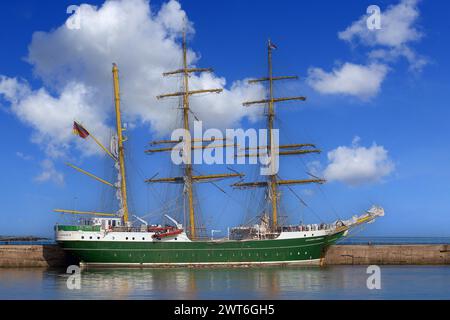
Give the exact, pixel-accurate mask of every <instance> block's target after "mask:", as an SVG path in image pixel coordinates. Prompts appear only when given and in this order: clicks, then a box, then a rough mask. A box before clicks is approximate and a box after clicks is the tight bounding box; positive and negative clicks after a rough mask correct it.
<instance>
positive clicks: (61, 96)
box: [0, 0, 264, 157]
mask: <svg viewBox="0 0 450 320" xmlns="http://www.w3.org/2000/svg"><path fill="white" fill-rule="evenodd" d="M76 14H77V15H79V18H80V20H79V21H80V29H70V28H67V26H66V25H65V24H64V25H62V26H60V27H58V28H56V29H53V30H51V31H49V32H36V33H34V34H33V37H32V41H31V44H30V45H29V53H28V57H27V61H28V62H29V63H30V64H31V65H32V67H33V71H34V74H35V75H36V76H37V78H38V79H40V80H42V82H43V84H44V86H43V87H42V88H37V89H35V88H32V87H31V86H30V85H29V84H28V83H27V81H25V80H23V79H18V78H15V77H6V76H0V97H3V98H4V100H6V101H7V102H8V104H9V109H10V110H11V111H12V112H13V113H14V114H15V115H16V116H17V117H18V118H19V119H20V120H21V121H22V122H24V123H26V124H27V125H29V126H30V127H32V128H33V129H34V131H33V136H32V140H33V142H36V143H39V144H41V145H42V146H43V147H44V148H45V150H46V152H47V155H48V156H49V157H58V156H61V155H64V154H66V153H67V150H69V149H70V148H71V147H72V146H75V147H78V149H79V150H80V151H82V153H83V154H88V155H90V154H92V153H93V152H95V151H94V150H95V146H94V145H93V144H92V145H91V146H89V147H88V148H87V149H86V147H87V145H88V144H86V143H83V144H82V145H81V144H80V140H79V139H78V140H77V139H76V137H74V136H73V135H71V126H72V122H73V121H74V120H77V121H80V122H81V123H82V124H83V125H84V126H86V128H88V129H89V130H90V131H92V132H93V133H95V134H96V136H97V137H98V138H100V139H101V140H103V141H104V142H105V143H106V141H107V139H108V137H109V134H110V126H109V125H110V124H112V123H113V122H112V120H113V119H112V117H113V115H114V112H113V107H112V106H113V94H112V73H111V69H112V62H116V63H117V64H118V65H119V69H120V72H121V73H120V75H121V99H122V110H123V114H124V119H125V121H127V122H129V123H130V124H133V125H145V126H148V127H149V128H151V130H153V131H154V132H156V133H157V134H160V135H162V134H167V133H168V132H170V130H172V129H173V128H174V127H176V126H177V124H178V123H177V121H176V117H177V108H178V100H177V99H169V100H168V101H157V100H156V98H155V97H156V96H157V95H159V94H161V93H165V92H174V91H179V90H180V83H181V82H180V79H179V78H177V77H170V78H166V79H163V78H162V75H161V74H162V73H163V72H164V71H170V70H175V69H178V68H179V67H180V65H181V62H182V48H181V44H180V41H179V39H180V35H181V33H182V31H183V28H185V27H186V29H187V31H188V32H189V34H190V36H192V35H193V33H194V28H193V24H192V23H191V22H190V21H189V20H188V18H187V16H186V13H185V12H184V11H183V10H182V9H181V6H180V4H179V3H178V2H177V1H175V0H170V1H169V2H167V3H165V4H163V5H162V7H161V8H160V10H159V11H157V12H153V11H152V9H151V7H150V3H149V1H148V0H116V1H113V0H107V1H105V3H104V4H103V5H101V6H99V7H94V6H91V5H87V4H83V5H81V6H80V10H79V11H78V12H77V13H76ZM188 62H189V63H190V64H191V65H193V66H196V65H197V64H198V62H199V56H198V55H197V54H196V53H195V52H194V51H192V50H189V51H188ZM190 80H191V88H190V89H192V90H195V89H200V88H222V89H224V93H223V94H219V95H217V94H208V95H204V96H202V97H195V98H193V99H192V102H191V107H192V110H193V112H194V113H195V115H196V116H197V117H198V118H199V119H200V120H203V121H204V124H205V126H214V127H219V128H226V127H230V126H232V125H235V124H236V123H237V122H238V121H240V120H241V119H242V118H244V117H249V118H251V119H253V118H254V117H255V116H256V115H257V114H256V113H257V112H258V110H257V108H243V107H242V104H241V103H242V101H244V100H247V99H250V100H251V99H254V98H257V97H258V98H260V97H261V96H264V92H263V89H262V87H261V86H251V87H250V86H248V85H246V84H245V83H244V82H243V81H237V82H234V83H231V84H229V83H227V81H226V79H225V78H223V77H220V76H217V75H215V74H212V73H210V74H200V75H192V76H191V78H190ZM111 127H112V125H111ZM81 142H83V141H81Z"/></svg>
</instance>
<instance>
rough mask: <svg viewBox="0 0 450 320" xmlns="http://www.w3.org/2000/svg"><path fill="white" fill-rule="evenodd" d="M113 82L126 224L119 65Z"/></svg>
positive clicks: (126, 220)
mask: <svg viewBox="0 0 450 320" xmlns="http://www.w3.org/2000/svg"><path fill="white" fill-rule="evenodd" d="M112 72H113V81H114V104H115V108H116V129H117V146H118V161H119V171H120V195H121V200H122V201H121V205H122V208H121V209H122V211H123V212H122V214H123V221H124V223H127V222H128V202H127V183H126V176H125V152H124V148H123V141H124V139H123V135H122V131H123V129H122V120H121V114H120V87H119V69H118V68H117V65H116V64H115V63H114V64H113V69H112Z"/></svg>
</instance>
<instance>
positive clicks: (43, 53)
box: [0, 0, 450, 236]
mask: <svg viewBox="0 0 450 320" xmlns="http://www.w3.org/2000/svg"><path fill="white" fill-rule="evenodd" d="M81 3H89V4H92V5H96V6H98V7H97V9H96V10H94V9H92V10H91V11H89V14H88V15H87V23H88V22H89V23H91V25H84V24H82V26H81V29H80V30H79V33H75V32H77V31H73V30H64V26H63V25H64V23H65V21H66V20H67V18H68V17H69V15H68V14H66V8H67V7H68V6H69V5H71V4H81ZM123 3H124V2H123V1H119V2H117V3H116V6H115V7H114V8H116V7H117V8H122V9H126V10H125V11H124V12H125V13H124V14H123V15H119V16H118V17H119V18H120V17H121V18H123V19H124V20H125V21H120V19H117V18H116V19H111V20H108V19H106V18H105V15H100V13H99V12H100V11H97V10H102V8H103V7H102V5H103V1H89V2H87V1H70V2H69V1H58V2H55V1H49V0H48V1H39V2H38V1H19V2H14V3H2V4H1V5H0V24H1V28H0V39H1V40H2V43H4V44H5V45H4V46H3V48H4V50H2V51H1V52H0V58H1V59H0V80H1V81H0V127H1V133H2V137H3V139H2V157H1V158H0V164H1V167H2V168H3V172H2V181H3V183H2V185H1V187H0V188H1V190H0V191H1V199H2V207H1V209H0V234H34V235H45V236H51V235H52V228H53V225H54V223H56V222H61V221H64V218H62V217H61V216H59V215H56V214H54V213H52V209H54V208H57V207H59V208H61V207H62V208H75V209H79V210H108V209H109V210H112V209H113V208H114V206H113V205H112V204H111V199H113V197H112V195H111V192H110V191H108V190H107V187H105V188H104V187H103V186H101V185H99V184H98V183H97V182H95V181H91V180H89V179H88V178H86V177H84V176H80V175H79V174H77V173H75V172H73V171H72V170H71V169H70V168H67V167H65V166H64V162H65V161H71V162H74V163H76V164H77V165H80V166H82V167H83V168H86V169H88V170H90V171H91V172H95V173H97V174H98V175H100V176H103V177H106V178H112V177H113V174H112V170H111V163H109V162H108V161H109V160H108V159H105V157H104V156H103V155H101V153H98V152H96V151H95V146H93V145H92V143H91V141H80V139H78V140H77V139H76V137H74V136H72V135H70V131H71V127H70V121H73V120H72V118H71V117H72V115H74V117H75V116H76V117H77V119H78V118H80V117H81V118H82V119H80V120H81V121H84V123H87V124H88V126H89V125H90V126H89V128H90V129H92V130H93V132H94V131H96V130H97V132H99V136H100V137H101V138H103V137H106V136H107V134H108V132H109V131H108V130H109V129H108V128H110V127H112V125H113V117H112V116H113V113H112V111H113V109H112V100H111V99H110V98H111V90H112V89H111V82H110V80H111V79H110V77H111V76H110V69H111V63H112V62H113V61H115V62H118V64H119V68H120V70H121V81H122V82H121V83H122V85H123V87H124V93H123V111H124V115H125V118H126V121H127V122H128V123H129V124H130V125H131V128H130V130H129V131H128V135H129V138H130V139H129V142H128V145H127V151H128V152H129V153H130V154H131V156H132V159H130V163H129V175H130V177H129V180H130V181H129V183H130V188H131V192H132V202H133V203H132V208H133V209H134V212H135V213H136V214H138V215H145V214H146V213H148V212H155V211H158V208H159V206H161V203H163V202H164V199H165V198H164V196H165V195H163V192H162V191H161V190H166V188H165V187H164V188H160V189H158V190H159V191H158V190H157V189H156V188H155V187H147V186H146V185H145V184H144V183H143V182H142V180H143V178H145V177H151V176H153V175H154V174H155V173H157V172H159V173H160V176H164V175H168V174H169V173H170V172H169V171H170V170H169V169H166V168H165V167H166V166H165V163H167V162H168V161H169V158H168V157H164V156H162V157H149V156H146V155H144V153H143V151H144V150H145V148H146V147H147V145H146V144H147V142H148V141H150V140H152V139H157V138H160V137H161V136H165V135H166V134H167V132H168V131H167V130H168V128H169V127H170V125H171V123H172V122H173V119H172V118H171V117H168V118H167V116H166V115H167V111H161V110H165V109H164V108H169V107H170V104H172V105H173V104H174V103H176V101H173V100H172V101H169V102H166V103H156V102H155V101H153V100H152V99H153V97H154V95H156V94H157V93H160V92H165V91H170V90H173V89H176V85H177V83H176V81H175V80H170V79H169V80H164V81H163V80H159V78H158V77H155V76H149V74H152V72H155V74H156V73H158V75H159V74H160V71H161V70H165V69H167V68H168V69H176V68H178V67H179V62H180V60H179V41H178V39H179V38H178V37H179V32H180V21H181V20H180V19H181V18H182V17H183V16H184V12H185V13H186V15H187V19H188V21H189V22H190V23H191V30H195V33H194V32H192V33H191V35H190V36H189V48H190V50H192V51H191V52H195V54H196V57H194V56H192V59H193V60H194V62H195V64H196V65H199V66H202V67H209V66H212V67H214V70H215V73H214V75H213V76H212V77H211V78H195V79H194V81H195V82H196V83H197V84H198V85H201V86H207V87H214V86H224V88H225V89H226V94H224V95H222V96H217V97H216V96H212V97H211V96H206V97H201V98H196V99H198V100H196V101H195V102H194V108H197V109H196V112H198V115H200V118H201V119H202V120H205V121H206V122H207V123H208V124H210V125H211V126H212V127H214V126H220V125H221V123H223V125H224V126H227V127H240V126H243V127H245V128H249V127H253V126H258V122H257V123H254V122H252V121H251V120H249V119H251V118H252V116H255V114H253V113H251V114H247V113H245V112H244V111H242V110H241V109H242V108H241V106H240V104H239V101H241V100H242V99H247V98H253V97H256V96H258V94H260V93H261V91H259V89H258V88H250V89H249V88H247V87H246V86H245V85H243V84H242V83H240V82H239V81H241V80H243V79H246V78H249V77H259V76H264V75H265V74H266V70H267V67H266V51H265V45H266V41H267V39H268V38H269V37H270V38H271V39H272V40H273V42H274V43H276V44H277V46H278V50H277V51H275V53H274V68H275V73H276V74H280V75H285V74H297V75H299V76H300V81H298V82H296V83H287V82H286V83H283V84H281V83H280V84H277V86H276V88H275V89H276V92H277V93H278V94H279V95H296V94H300V95H303V94H304V95H306V96H307V97H308V100H307V101H306V102H305V103H288V104H286V105H283V106H281V105H280V106H279V108H278V109H277V112H278V117H279V119H280V122H279V125H280V129H281V130H280V131H281V138H282V140H283V139H285V140H287V139H289V142H313V143H316V144H317V145H318V146H319V147H320V148H321V149H322V150H323V153H322V154H321V155H318V156H317V155H316V156H305V157H302V158H301V159H299V158H290V159H286V160H283V162H282V165H283V170H282V172H281V173H280V174H281V175H282V177H292V178H302V177H305V171H311V170H312V169H314V170H316V172H319V173H320V174H322V175H324V176H325V177H326V178H327V179H328V180H329V183H328V184H326V185H324V186H322V187H320V189H318V188H317V187H315V186H311V187H295V190H296V192H297V193H298V194H300V195H301V196H302V198H303V199H304V200H305V201H306V202H307V203H308V204H309V205H310V207H312V208H314V212H315V213H317V214H318V215H319V216H320V218H321V219H323V220H325V221H333V220H335V219H336V215H338V216H339V217H342V218H347V217H350V216H351V215H353V214H355V213H359V212H361V211H363V210H365V209H367V208H368V207H370V206H371V205H372V204H373V203H377V204H380V205H382V206H383V207H384V208H385V210H386V216H385V217H384V218H382V219H379V220H378V221H377V222H376V223H375V224H372V225H369V226H368V227H367V228H366V229H364V230H363V231H362V232H361V235H379V236H384V235H399V236H400V235H401V236H405V235H406V236H449V231H448V230H449V226H450V205H449V201H448V199H449V191H450V167H449V163H450V152H449V151H448V148H447V146H448V139H449V138H450V129H449V126H448V123H447V122H448V119H449V118H450V110H449V109H448V103H447V101H449V100H450V90H449V89H450V82H449V80H450V79H449V74H450V62H449V61H448V58H447V56H448V53H449V44H448V34H449V31H450V30H449V29H450V26H449V23H448V18H447V17H446V13H447V12H449V10H450V4H448V3H447V2H445V1H439V2H436V1H434V2H431V1H426V0H423V1H419V2H417V3H416V1H412V0H409V1H406V0H405V1H378V2H376V3H374V2H369V1H346V2H345V4H342V3H338V2H336V3H335V2H330V1H315V2H306V1H277V2H276V4H275V2H273V3H272V2H270V1H264V2H258V5H255V2H253V1H211V2H199V1H180V4H181V8H180V7H178V6H177V3H174V2H171V3H170V4H169V5H168V4H167V3H166V2H165V1H151V12H152V14H151V16H150V17H147V16H146V15H145V12H144V14H143V16H141V14H142V12H143V11H145V10H142V8H144V7H147V4H146V2H145V1H141V0H136V1H132V2H130V3H133V4H134V5H130V6H129V7H126V6H125V5H124V4H123ZM371 4H377V5H378V6H379V7H380V8H381V12H382V19H381V23H382V29H381V30H380V31H373V32H378V34H376V33H370V32H369V31H367V30H364V29H363V30H361V29H358V28H356V27H358V26H360V24H358V20H359V19H360V18H361V17H362V16H363V15H365V14H366V8H367V7H368V6H369V5H371ZM122 6H123V7H122ZM125 7H126V8H125ZM111 10H112V11H111V12H115V11H114V10H113V9H111ZM104 12H106V10H105V11H104ZM104 12H103V13H104ZM119 12H120V11H119ZM100 17H103V18H104V19H105V20H102V19H100ZM89 19H91V20H89ZM127 19H129V20H127ZM133 21H134V22H133ZM141 22H142V23H143V24H144V25H145V27H143V28H140V27H139V26H141V25H142V23H141ZM82 23H84V22H83V20H82ZM95 23H98V25H95ZM147 23H148V24H147ZM93 24H94V26H92V25H93ZM352 25H353V26H355V28H353V29H352V28H351V26H352ZM90 26H91V27H92V28H90ZM134 28H136V29H134ZM133 30H137V31H136V32H133ZM344 30H347V31H346V32H343V31H344ZM355 30H356V31H355ZM37 31H42V32H44V33H41V36H35V37H34V40H33V41H32V36H33V34H34V33H35V32H37ZM340 32H341V33H340ZM342 32H343V33H342ZM161 37H162V38H161ZM160 38H161V39H166V40H167V41H166V42H165V44H164V45H168V48H171V46H174V47H173V48H174V50H173V51H172V50H167V48H163V49H164V50H166V51H164V50H163V49H161V47H162V46H163V42H162V40H161V39H160ZM147 40H148V42H147ZM103 41H104V42H103ZM147 43H148V44H147ZM158 44H160V45H158ZM105 48H106V49H105ZM160 69H161V70H160ZM13 79H15V80H16V81H13ZM225 79H226V84H225V83H224V82H225ZM147 81H148V82H147ZM147 83H148V84H147ZM12 88H13V89H14V90H12ZM147 94H148V96H147ZM201 99H203V100H201ZM146 101H148V104H147V103H146ZM202 101H205V102H202ZM241 102H242V101H241ZM97 103H98V104H97ZM211 105H216V107H215V108H214V110H211V108H210V107H211ZM224 108H230V109H229V111H228V110H227V112H225V113H223V109H224ZM255 108H258V107H255ZM169 110H170V109H169ZM172 111H173V110H172ZM87 114H88V115H87ZM67 122H69V125H66V124H67ZM66 127H67V131H66V130H65V129H64V128H66ZM221 128H223V127H221ZM357 137H359V138H357ZM355 138H356V139H355ZM282 142H283V141H282ZM285 142H288V141H285ZM333 155H334V157H333ZM312 167H314V168H312ZM235 169H238V170H240V171H244V172H246V173H248V174H249V175H250V176H251V175H252V172H253V171H254V170H255V168H247V167H245V168H243V167H239V166H236V167H235ZM199 170H200V171H201V172H210V171H211V170H212V168H207V167H204V166H203V167H201V168H199ZM214 170H216V171H224V170H226V168H225V167H223V166H218V167H217V168H214ZM248 179H250V177H249V178H248ZM219 184H220V186H221V187H222V188H224V189H225V190H226V192H227V194H228V195H224V194H223V193H221V192H220V191H219V190H217V188H215V187H214V186H211V185H202V186H199V188H198V194H199V198H200V200H201V213H202V216H203V218H204V221H205V222H207V226H208V227H212V228H215V229H222V230H225V229H226V227H227V226H228V225H235V224H239V223H242V222H244V219H243V216H245V213H244V212H243V206H244V207H247V208H248V207H249V206H250V207H251V206H252V202H251V201H252V200H251V198H249V195H248V194H246V192H245V191H244V192H242V191H233V190H232V189H231V188H229V187H228V185H229V181H223V182H220V183H219ZM158 192H160V194H159V197H158ZM170 192H171V193H173V194H175V191H174V190H171V191H170ZM155 195H156V196H155ZM230 197H231V198H232V199H231V198H230ZM283 197H284V200H285V209H286V211H288V212H289V216H290V219H291V220H290V221H292V222H298V220H299V219H300V217H301V216H302V215H304V219H305V220H306V221H310V222H313V221H314V218H315V216H314V214H312V213H311V212H310V211H308V210H306V209H304V208H302V207H301V205H300V204H299V203H298V201H297V200H296V199H295V197H292V195H289V191H288V190H284V192H283ZM238 203H239V204H238ZM155 219H156V217H155Z"/></svg>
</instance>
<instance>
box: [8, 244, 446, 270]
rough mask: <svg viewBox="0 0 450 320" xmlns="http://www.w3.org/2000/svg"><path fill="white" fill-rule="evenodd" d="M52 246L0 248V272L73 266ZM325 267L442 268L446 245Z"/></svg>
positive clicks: (356, 256)
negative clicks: (396, 266)
mask: <svg viewBox="0 0 450 320" xmlns="http://www.w3.org/2000/svg"><path fill="white" fill-rule="evenodd" d="M74 263H76V261H73V259H71V258H70V257H68V256H66V254H65V253H64V251H63V250H62V249H60V248H59V247H58V246H56V245H3V246H0V268H2V267H3V268H31V267H64V266H67V265H70V264H74ZM324 264H325V265H370V264H377V265H445V264H450V245H336V246H332V247H331V248H330V249H329V250H328V252H327V254H326V256H325V259H324Z"/></svg>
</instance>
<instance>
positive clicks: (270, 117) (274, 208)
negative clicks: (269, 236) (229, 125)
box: [233, 39, 325, 232]
mask: <svg viewBox="0 0 450 320" xmlns="http://www.w3.org/2000/svg"><path fill="white" fill-rule="evenodd" d="M273 49H276V46H275V45H274V44H273V43H272V42H271V41H270V39H269V41H268V43H267V58H268V77H264V78H259V79H254V80H249V83H250V84H254V83H261V82H266V83H268V99H264V100H258V101H249V102H244V103H243V105H244V106H245V107H248V106H251V105H255V104H259V105H267V114H266V116H267V130H268V144H267V146H260V147H258V148H257V152H256V154H255V153H253V154H251V153H247V154H245V155H244V156H246V157H258V156H259V155H260V154H261V153H263V154H264V155H267V156H268V157H269V159H271V163H273V159H272V156H273V155H274V154H272V152H273V151H272V150H274V148H273V147H275V150H276V151H275V152H277V153H278V154H277V155H278V156H289V155H300V154H308V153H320V152H321V151H320V150H318V149H316V147H315V145H313V144H292V145H280V146H278V145H276V146H274V145H273V144H274V141H273V140H274V129H275V128H274V119H275V104H276V103H278V102H284V101H293V100H296V101H305V100H306V97H303V96H297V97H279V98H275V97H274V88H273V84H274V81H279V80H292V79H294V80H296V79H298V76H277V77H274V76H273V66H272V51H273ZM305 148H307V149H305ZM308 148H309V149H308ZM246 150H250V148H247V149H246ZM324 182H325V181H324V180H323V179H306V180H281V179H279V177H278V175H277V174H276V173H273V172H272V173H271V174H269V175H268V176H267V181H257V182H243V183H236V184H234V185H233V186H234V187H237V188H257V187H264V188H266V190H267V194H268V197H269V200H270V204H271V206H270V209H271V213H272V214H271V216H272V217H271V228H272V231H274V232H276V231H277V230H278V208H279V201H280V192H279V190H278V189H279V186H289V185H295V184H307V183H324Z"/></svg>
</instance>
